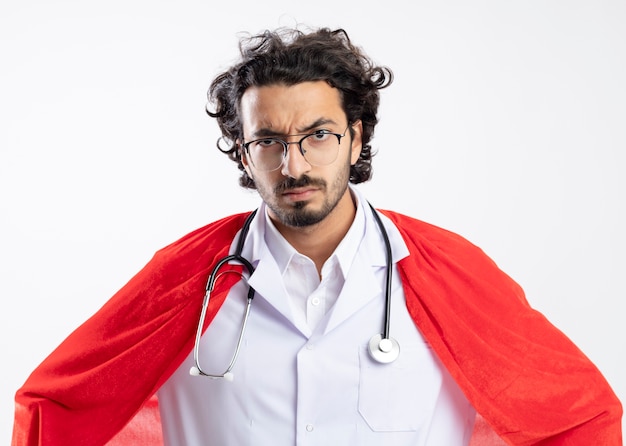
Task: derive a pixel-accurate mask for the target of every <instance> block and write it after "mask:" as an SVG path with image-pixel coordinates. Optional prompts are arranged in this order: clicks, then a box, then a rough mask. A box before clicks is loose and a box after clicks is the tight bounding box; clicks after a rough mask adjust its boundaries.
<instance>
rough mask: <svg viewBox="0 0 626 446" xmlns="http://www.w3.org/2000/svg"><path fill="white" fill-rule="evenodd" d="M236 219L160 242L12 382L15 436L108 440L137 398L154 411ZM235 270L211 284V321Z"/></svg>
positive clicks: (31, 440)
mask: <svg viewBox="0 0 626 446" xmlns="http://www.w3.org/2000/svg"><path fill="white" fill-rule="evenodd" d="M241 223H242V218H241V217H237V216H235V217H231V218H229V219H225V220H222V221H219V222H216V223H213V224H211V225H209V226H207V227H205V228H202V229H200V230H198V231H195V232H193V233H191V234H189V235H188V236H186V237H184V238H183V239H181V240H179V241H178V242H176V243H174V244H172V245H170V246H168V247H166V248H164V249H162V250H160V251H159V252H157V254H156V255H155V256H154V258H153V259H152V260H151V261H150V262H149V263H148V264H147V265H146V266H145V267H144V268H143V269H142V270H141V271H140V272H139V273H138V274H137V275H136V276H135V277H133V278H132V279H131V280H130V281H129V282H128V283H127V284H126V285H125V286H124V287H123V288H122V289H121V290H120V291H118V292H117V293H116V294H115V295H114V296H113V297H112V298H111V299H110V300H109V301H108V302H107V303H106V304H105V305H104V306H103V307H102V308H101V309H100V310H99V311H98V312H97V313H96V314H95V315H94V316H92V317H91V318H90V319H88V320H87V321H86V322H85V323H84V324H82V325H81V326H80V327H78V328H77V329H76V330H75V331H74V332H73V333H72V334H70V335H69V336H68V338H67V339H66V340H65V341H63V342H62V343H61V345H60V346H59V347H57V348H56V349H55V350H54V351H53V352H52V353H51V354H50V356H48V357H47V358H46V359H45V360H44V361H43V362H42V363H41V364H40V365H39V366H38V367H37V368H36V369H35V371H34V372H33V373H32V374H31V375H30V377H29V378H28V379H27V380H26V382H25V383H24V385H23V386H22V387H21V388H20V389H19V390H18V391H17V393H16V397H15V400H16V409H15V420H14V428H13V446H18V445H19V446H34V445H41V446H66V445H73V446H81V445H85V446H87V445H89V446H94V445H95V446H97V445H104V444H106V443H107V442H108V441H110V440H111V439H112V438H113V437H114V436H115V435H116V434H117V433H118V432H120V431H121V430H122V429H123V428H124V426H125V425H126V424H127V423H128V422H129V420H131V419H132V418H133V417H134V416H135V415H136V414H137V413H138V411H139V410H140V409H141V408H142V407H144V408H146V409H147V411H146V412H144V413H150V412H151V413H152V415H151V416H152V417H154V416H156V414H157V412H156V407H157V406H156V404H154V402H151V401H150V397H151V396H152V395H154V393H155V392H156V390H158V388H159V387H160V386H161V385H162V384H163V382H165V380H166V379H167V378H168V377H169V376H170V375H171V374H172V373H173V372H174V370H176V368H177V367H178V366H179V365H180V364H181V363H182V361H183V360H184V359H185V357H186V356H187V355H188V354H189V352H190V351H191V350H192V348H193V339H194V335H195V330H196V327H197V323H198V317H199V314H200V308H201V306H202V300H203V295H204V286H205V282H206V279H207V275H208V272H209V270H210V267H211V266H212V264H213V263H214V260H215V259H216V258H218V257H220V256H223V255H225V254H227V252H228V248H229V245H230V242H231V241H232V239H233V237H234V235H235V233H236V231H237V230H238V229H239V228H240V227H241ZM238 278H239V276H238V275H236V274H226V275H224V279H220V282H218V284H216V287H215V289H214V292H213V295H212V298H211V303H210V305H209V310H208V312H207V320H206V322H207V325H208V323H209V322H210V321H211V320H212V318H213V316H214V315H215V313H216V312H217V309H218V308H219V307H220V305H221V303H222V302H223V301H224V299H225V297H226V295H227V293H228V290H229V289H230V287H231V286H232V285H233V283H234V282H236V281H237V280H238ZM150 409H153V410H152V411H150ZM148 421H149V420H148ZM135 423H139V424H141V419H137V420H135ZM131 427H133V428H137V427H139V428H140V429H141V426H139V425H136V426H131ZM159 429H160V426H159ZM131 430H132V429H131ZM135 430H136V429H135ZM129 431H130V430H128V431H126V433H128V432H129Z"/></svg>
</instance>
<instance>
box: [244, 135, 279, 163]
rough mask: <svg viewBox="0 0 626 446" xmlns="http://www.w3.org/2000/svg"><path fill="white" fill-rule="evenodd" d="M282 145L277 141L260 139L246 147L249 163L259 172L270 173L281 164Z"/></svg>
mask: <svg viewBox="0 0 626 446" xmlns="http://www.w3.org/2000/svg"><path fill="white" fill-rule="evenodd" d="M283 152H284V146H283V143H282V142H281V141H280V140H278V139H262V140H259V141H254V142H252V143H251V144H250V145H249V146H248V153H249V155H250V161H251V162H252V164H253V165H254V167H256V168H257V169H259V170H262V171H271V170H276V169H278V168H279V167H280V165H281V164H282V162H283Z"/></svg>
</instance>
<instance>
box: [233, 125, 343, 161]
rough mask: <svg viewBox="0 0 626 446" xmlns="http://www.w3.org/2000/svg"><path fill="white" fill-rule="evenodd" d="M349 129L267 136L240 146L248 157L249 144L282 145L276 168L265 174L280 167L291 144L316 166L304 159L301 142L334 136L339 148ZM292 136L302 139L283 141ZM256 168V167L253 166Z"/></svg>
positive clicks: (304, 152)
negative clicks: (266, 142)
mask: <svg viewBox="0 0 626 446" xmlns="http://www.w3.org/2000/svg"><path fill="white" fill-rule="evenodd" d="M349 128H350V124H348V126H347V127H346V129H345V130H344V131H343V133H334V132H328V131H326V130H323V131H318V132H313V133H307V134H301V133H300V134H296V135H284V136H282V137H280V138H279V137H276V136H268V137H265V138H259V139H254V140H252V141H248V142H245V143H243V144H242V147H243V149H244V150H245V151H246V154H248V155H250V144H254V143H255V142H259V141H268V140H271V141H276V142H278V143H280V144H282V146H283V156H282V158H281V162H280V164H279V165H278V166H276V167H275V168H273V169H270V170H267V171H266V172H271V171H274V170H276V169H278V168H279V167H280V166H282V164H283V161H285V158H286V156H287V151H288V150H289V146H290V145H291V144H297V145H298V150H300V154H301V155H302V156H303V157H304V159H305V160H306V162H307V163H309V164H311V165H312V166H317V165H318V164H312V163H311V162H310V161H309V160H308V159H307V158H306V155H305V154H306V151H305V150H304V149H303V148H302V142H303V141H304V140H305V139H307V138H310V137H312V136H316V135H335V136H336V137H337V148H339V145H341V138H343V137H344V136H346V133H348V129H349ZM294 136H302V138H300V140H299V141H291V142H289V141H285V139H284V138H292V137H294ZM250 162H252V164H253V165H254V161H252V159H250ZM255 167H257V166H255Z"/></svg>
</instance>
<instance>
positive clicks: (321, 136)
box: [309, 130, 332, 141]
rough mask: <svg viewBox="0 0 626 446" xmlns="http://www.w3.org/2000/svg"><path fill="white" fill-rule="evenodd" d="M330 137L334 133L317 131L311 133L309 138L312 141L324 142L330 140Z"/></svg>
mask: <svg viewBox="0 0 626 446" xmlns="http://www.w3.org/2000/svg"><path fill="white" fill-rule="evenodd" d="M330 135H332V133H331V132H329V131H328V130H317V131H315V132H313V133H311V135H309V137H310V138H311V139H314V140H315V141H324V140H325V139H328V137H329V136H330Z"/></svg>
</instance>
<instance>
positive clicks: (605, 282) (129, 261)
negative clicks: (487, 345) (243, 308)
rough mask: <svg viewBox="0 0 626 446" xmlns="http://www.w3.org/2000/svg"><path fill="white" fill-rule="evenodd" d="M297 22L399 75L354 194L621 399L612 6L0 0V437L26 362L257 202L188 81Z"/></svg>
mask: <svg viewBox="0 0 626 446" xmlns="http://www.w3.org/2000/svg"><path fill="white" fill-rule="evenodd" d="M218 5H219V6H218ZM409 5H411V6H409ZM298 22H301V23H303V24H307V25H312V26H329V27H344V28H346V29H347V30H348V32H349V34H350V36H351V37H352V39H353V41H354V42H356V43H357V44H359V45H361V46H363V47H364V48H365V50H366V51H367V52H368V53H369V54H370V55H371V56H372V57H373V58H374V59H375V60H376V61H377V62H378V63H380V64H384V65H388V66H389V67H391V68H392V69H393V70H394V72H395V75H396V79H395V82H394V84H393V85H392V86H391V87H390V88H389V89H388V90H384V91H383V93H382V106H381V113H380V115H381V123H380V125H379V128H378V129H377V133H376V138H375V140H374V141H373V145H374V147H375V148H376V149H377V150H379V154H378V155H377V156H376V158H375V161H374V167H375V175H374V179H373V180H372V182H371V183H370V184H368V185H367V186H364V187H362V189H363V190H364V191H365V192H366V194H367V196H368V197H369V199H370V201H371V202H372V203H373V204H375V205H376V206H378V207H381V208H389V209H394V210H398V211H401V212H404V213H407V214H410V215H412V216H415V217H418V218H421V219H423V220H427V221H429V222H431V223H435V224H437V225H439V226H444V227H446V228H448V229H451V230H453V231H456V232H458V233H460V234H462V235H464V236H465V237H467V238H469V239H470V240H471V241H473V242H475V243H476V244H478V245H479V246H481V247H482V248H483V249H484V250H485V251H486V252H487V253H488V254H489V255H490V256H491V257H492V258H494V260H496V262H497V263H498V264H499V265H500V266H501V267H502V268H503V269H504V270H505V271H507V272H508V273H509V274H510V275H511V276H513V278H515V279H516V280H517V281H518V282H519V283H520V284H521V285H522V286H523V287H524V288H525V290H526V292H527V295H528V298H529V300H530V302H531V303H532V304H533V306H535V307H536V308H538V309H539V310H541V311H542V312H543V313H544V314H546V315H547V316H548V317H549V318H550V319H551V320H552V321H553V322H554V323H555V324H556V325H557V326H558V327H560V328H561V329H562V330H563V331H564V332H565V333H567V334H568V335H569V336H570V337H571V338H572V339H573V340H574V341H575V342H576V343H577V344H578V345H579V346H580V347H581V348H582V349H583V350H584V351H585V352H586V353H587V354H588V355H589V357H590V358H591V359H592V360H593V361H594V362H595V363H596V364H597V365H598V367H599V368H600V369H601V370H602V371H603V372H604V374H605V376H606V377H607V379H608V380H609V382H610V383H611V385H612V386H613V388H614V389H615V391H616V392H617V393H618V395H619V396H620V398H621V399H622V400H625V399H626V373H625V371H626V328H625V325H624V303H623V302H624V300H625V298H626V285H625V283H624V276H625V274H624V273H625V270H626V255H625V250H626V235H625V231H624V228H626V217H625V208H626V203H625V201H626V200H625V198H626V197H625V195H626V180H625V179H624V172H625V170H626V161H625V155H624V151H625V149H626V125H625V124H626V87H625V85H626V83H625V81H624V79H626V2H624V1H623V0H620V1H607V0H604V1H603V0H586V1H581V0H573V1H572V0H541V1H539V0H530V1H528V0H519V1H500V0H492V1H462V0H457V1H454V0H447V1H446V0H444V1H441V0H439V1H430V2H425V1H419V0H418V1H416V2H405V1H403V2H394V1H390V2H378V1H376V2H374V1H369V2H368V1H360V2H352V3H349V2H339V1H336V0H333V1H327V0H323V1H317V2H305V3H302V6H298V5H296V2H293V1H278V0H266V1H262V2H260V1H254V2H253V1H248V2H237V1H232V2H217V1H208V0H205V1H200V0H191V1H177V2H174V1H171V2H166V1H154V0H153V1H147V0H113V1H107V2H104V1H102V2H89V1H78V0H76V1H60V0H56V1H43V0H40V1H35V0H20V1H19V2H18V1H9V0H2V4H1V6H0V200H1V201H0V274H1V281H0V293H1V294H0V296H1V297H2V300H1V302H2V310H1V311H0V346H1V348H2V366H1V370H2V372H1V373H2V380H1V381H0V382H1V384H0V443H8V442H9V438H10V431H11V425H12V416H13V414H12V413H13V403H12V399H13V394H14V392H15V390H16V389H17V388H18V387H19V386H20V385H21V384H22V383H23V381H24V380H25V379H26V377H27V376H28V374H29V373H30V371H32V370H33V369H34V368H35V367H36V365H37V364H38V363H39V362H40V361H41V360H43V359H44V357H45V356H46V355H47V354H48V353H49V352H50V351H51V350H52V349H53V348H54V347H55V346H56V345H57V344H58V343H59V342H61V340H62V339H63V338H64V337H65V336H67V335H68V334H69V333H70V331H71V330H72V329H74V328H75V327H76V326H77V325H78V324H79V323H81V322H82V321H83V320H84V319H86V318H87V317H88V316H89V315H91V314H92V313H93V312H94V311H95V310H97V309H98V308H99V307H100V306H101V305H102V304H103V303H104V302H105V300H107V299H108V298H109V297H110V296H111V295H112V294H113V293H114V292H115V291H116V290H117V289H118V288H119V287H121V286H122V285H123V284H124V283H125V282H126V281H127V280H128V279H129V278H130V277H131V276H132V275H133V274H134V273H135V272H136V271H138V270H139V269H140V268H141V267H142V266H143V265H144V264H145V262H146V261H147V260H148V259H149V258H150V257H151V256H152V254H153V252H154V251H155V250H157V249H158V248H160V247H162V246H163V245H165V244H167V243H169V242H171V241H173V240H175V239H177V238H179V237H180V236H182V235H183V234H185V233H187V232H189V231H191V230H192V229H195V228H196V227H199V226H201V225H204V224H205V223H208V222H210V221H212V220H214V219H217V218H219V217H221V216H224V215H227V214H229V213H232V212H234V211H243V210H248V209H251V208H253V207H255V206H256V205H257V202H258V199H257V197H256V195H255V193H250V192H245V191H243V190H241V189H239V187H238V185H237V182H236V181H237V175H238V174H237V172H236V168H235V166H234V164H232V163H231V162H230V161H228V160H227V159H226V157H225V156H223V155H221V154H220V153H218V152H217V150H216V149H215V146H214V143H215V141H216V139H217V137H218V136H219V134H218V132H217V126H216V124H215V123H214V122H212V120H211V119H210V118H208V117H207V116H206V115H205V114H204V111H203V109H204V105H205V93H206V90H207V87H208V85H209V83H210V81H211V79H212V78H213V76H214V75H216V74H217V73H218V72H219V71H220V70H222V69H224V68H226V67H227V66H228V65H229V63H230V62H232V61H233V59H234V58H235V56H236V52H237V49H236V46H237V41H238V40H237V33H238V32H240V31H251V32H257V31H260V30H262V29H264V28H275V27H277V26H283V25H284V26H291V25H294V24H296V23H298Z"/></svg>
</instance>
